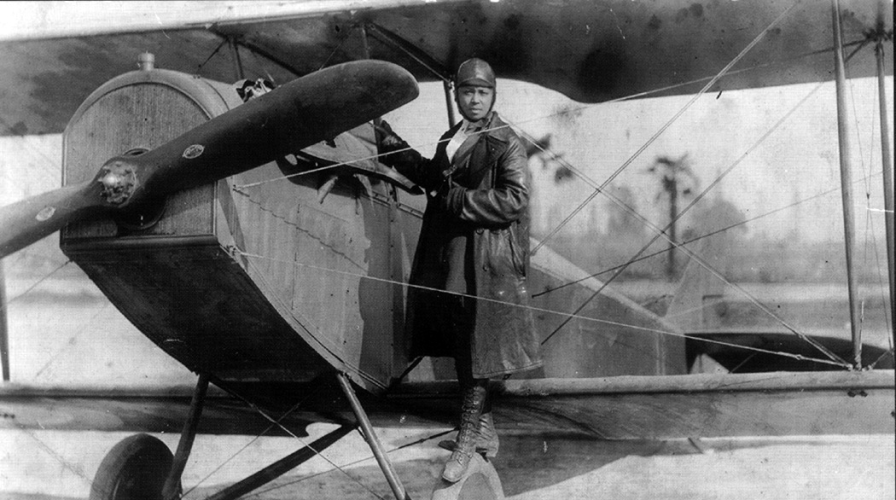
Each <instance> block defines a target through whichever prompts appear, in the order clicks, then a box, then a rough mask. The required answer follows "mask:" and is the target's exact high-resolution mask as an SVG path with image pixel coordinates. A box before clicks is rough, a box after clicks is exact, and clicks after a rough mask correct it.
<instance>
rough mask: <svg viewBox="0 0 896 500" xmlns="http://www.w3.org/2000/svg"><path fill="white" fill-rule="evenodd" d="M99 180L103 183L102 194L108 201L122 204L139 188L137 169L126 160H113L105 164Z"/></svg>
mask: <svg viewBox="0 0 896 500" xmlns="http://www.w3.org/2000/svg"><path fill="white" fill-rule="evenodd" d="M97 182H99V183H100V184H102V185H103V192H102V193H101V196H102V197H103V200H104V201H105V202H106V203H109V204H112V205H121V204H123V203H124V202H126V201H128V199H130V198H131V196H132V195H133V194H134V191H135V190H136V189H137V169H136V167H135V166H134V165H133V164H130V163H128V162H126V161H122V160H112V161H110V162H109V163H106V164H105V165H103V168H102V169H101V170H100V174H99V178H98V179H97Z"/></svg>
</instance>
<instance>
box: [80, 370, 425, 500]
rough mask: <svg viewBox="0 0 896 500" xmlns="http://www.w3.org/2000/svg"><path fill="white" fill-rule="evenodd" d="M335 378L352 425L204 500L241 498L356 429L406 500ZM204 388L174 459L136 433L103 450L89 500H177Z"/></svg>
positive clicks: (344, 380) (349, 394) (353, 400)
mask: <svg viewBox="0 0 896 500" xmlns="http://www.w3.org/2000/svg"><path fill="white" fill-rule="evenodd" d="M337 378H338V381H339V384H340V387H341V388H342V390H343V392H344V393H345V396H346V398H347V399H348V401H349V403H350V404H351V407H352V411H353V412H354V414H355V417H356V418H357V420H358V424H357V425H342V426H340V427H338V428H336V429H334V430H332V431H330V433H328V434H326V435H324V436H322V437H321V438H319V439H317V440H316V441H314V442H313V443H311V444H310V445H308V446H305V447H303V448H301V449H299V450H298V451H296V452H294V453H292V454H290V455H287V456H286V457H284V458H282V459H280V460H278V461H276V462H274V463H273V464H271V465H268V466H267V467H265V468H263V469H261V470H260V471H258V472H256V473H255V474H252V475H251V476H249V477H247V478H246V479H243V480H242V481H239V482H237V483H235V484H232V485H230V486H228V487H227V488H225V489H223V490H221V491H219V492H217V493H215V494H214V495H212V496H211V497H209V498H208V499H207V500H234V499H236V498H238V497H240V496H242V495H245V494H246V493H249V492H251V491H253V490H255V489H256V488H259V487H261V486H263V485H265V484H267V483H269V482H271V481H273V480H274V479H276V478H278V477H280V476H282V475H283V474H285V473H287V472H289V471H290V470H292V469H294V468H296V467H298V466H299V465H300V464H302V463H303V462H305V461H307V460H309V459H311V458H312V457H314V456H315V455H316V454H318V453H320V452H321V451H323V450H325V449H326V448H328V447H329V446H330V445H332V444H333V443H336V442H337V441H339V440H340V439H341V438H342V437H343V436H345V435H346V434H348V433H350V432H351V431H353V430H354V429H356V428H358V427H360V430H361V433H362V435H363V437H364V439H365V440H366V441H367V443H368V445H369V446H370V449H371V450H372V451H373V454H374V456H375V457H376V460H377V462H378V463H379V465H380V468H381V469H382V470H383V474H384V475H385V476H386V480H387V481H388V482H389V485H390V486H391V487H392V491H393V492H394V493H395V497H396V499H398V500H410V497H408V496H407V493H406V492H405V489H404V487H403V486H402V484H401V481H400V480H399V479H398V476H397V475H396V474H395V470H394V469H393V467H392V464H391V462H390V461H389V458H388V457H387V456H386V453H385V451H384V450H383V447H382V445H381V444H380V442H379V440H378V439H377V437H376V434H375V433H374V431H373V427H372V426H371V425H370V420H369V419H368V418H367V414H366V413H365V412H364V409H363V408H362V407H361V404H360V402H359V401H358V398H357V396H356V395H355V392H354V389H352V387H351V383H350V382H349V379H348V377H347V376H346V375H345V374H342V373H340V374H338V375H337ZM208 383H209V377H208V376H207V375H200V377H199V381H198V383H197V384H196V389H195V390H194V392H193V400H192V402H191V403H190V412H189V414H188V416H187V421H186V422H185V423H184V427H183V432H182V433H181V436H180V442H179V443H178V446H177V452H176V454H174V455H172V454H171V451H170V450H169V449H168V447H167V446H166V445H165V443H163V442H162V441H161V440H159V439H158V438H155V437H153V436H150V435H148V434H138V435H136V436H131V437H129V438H127V439H124V440H123V441H121V442H119V443H118V444H117V445H115V446H114V447H113V448H112V449H111V450H110V451H109V453H108V454H107V455H106V457H105V458H104V459H103V461H102V463H101V464H100V467H99V470H98V471H97V474H96V476H95V478H94V480H93V485H92V486H91V493H90V500H177V499H178V498H180V495H181V491H182V487H181V475H182V474H183V471H184V468H185V466H186V464H187V460H188V458H189V456H190V450H191V449H192V446H193V440H194V439H195V437H196V430H197V428H198V426H199V418H200V417H201V415H202V408H203V405H204V402H205V396H206V391H207V389H208Z"/></svg>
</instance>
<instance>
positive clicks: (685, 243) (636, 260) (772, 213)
mask: <svg viewBox="0 0 896 500" xmlns="http://www.w3.org/2000/svg"><path fill="white" fill-rule="evenodd" d="M880 174H881V171H877V172H875V173H872V174H869V177H873V176H877V175H880ZM862 181H864V178H862V179H858V180H857V181H854V182H862ZM839 191H840V188H839V187H835V188H831V189H828V190H826V191H822V192H820V193H816V194H814V195H812V196H810V197H808V198H803V199H801V200H798V201H795V202H793V203H790V204H788V205H785V206H783V207H779V208H776V209H774V210H771V211H769V212H765V213H762V214H759V215H756V216H754V217H750V218H749V219H745V220H743V221H740V222H736V223H734V224H729V225H727V226H725V227H723V228H719V229H716V230H715V231H711V232H709V233H705V234H701V235H700V236H695V237H694V238H691V239H689V240H686V241H683V242H681V243H679V244H680V245H682V246H683V245H690V244H691V243H694V242H696V241H700V240H702V239H705V238H709V237H711V236H715V235H717V234H720V233H724V232H726V231H729V230H731V229H734V228H736V227H740V226H743V225H746V224H749V223H750V222H754V221H757V220H760V219H763V218H765V217H768V216H771V215H774V214H776V213H778V212H783V211H785V210H788V209H791V208H793V207H796V206H799V205H802V204H804V203H808V202H810V201H812V200H814V199H816V198H821V197H822V196H828V195H831V194H834V193H837V192H839ZM668 251H669V250H668V249H667V248H664V249H662V250H658V251H656V252H653V253H650V254H647V255H642V256H641V257H638V258H637V259H632V260H629V261H627V262H626V263H624V264H619V265H617V266H613V267H609V268H607V269H604V270H602V271H598V272H596V273H593V274H590V275H588V276H585V277H584V278H579V279H576V280H572V281H568V282H566V283H564V284H562V285H558V286H555V287H553V288H547V289H545V290H542V291H541V292H538V293H533V294H532V295H531V297H532V298H538V297H540V296H542V295H546V294H548V293H551V292H554V291H556V290H561V289H563V288H566V287H568V286H571V285H575V284H577V283H581V282H583V281H585V280H588V279H590V278H597V277H598V276H600V275H602V274H606V273H609V272H613V271H615V270H617V269H619V268H621V267H624V266H628V265H630V264H634V263H635V262H640V261H642V260H647V259H649V258H651V257H656V256H657V255H662V254H664V253H666V252H668Z"/></svg>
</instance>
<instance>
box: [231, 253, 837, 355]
mask: <svg viewBox="0 0 896 500" xmlns="http://www.w3.org/2000/svg"><path fill="white" fill-rule="evenodd" d="M239 253H240V255H242V256H244V257H247V258H250V259H259V260H265V261H268V262H279V263H284V264H290V265H293V266H295V267H301V268H305V269H314V270H317V271H323V272H326V273H331V274H339V275H343V276H351V277H354V278H358V279H363V280H370V281H375V282H379V283H386V284H390V285H396V286H403V287H408V288H414V289H417V290H424V291H428V292H433V293H439V294H444V295H453V296H457V297H467V298H471V299H474V300H478V301H481V302H492V303H496V304H501V305H504V306H507V307H514V308H518V309H524V310H530V311H532V312H536V313H545V314H551V315H557V316H562V317H565V318H573V319H577V320H582V321H589V322H594V323H599V324H603V325H609V326H616V327H623V328H628V329H631V330H635V331H640V332H646V333H657V334H661V335H668V336H671V337H686V335H684V334H682V333H678V332H674V331H670V330H662V329H659V328H650V327H645V326H639V325H632V324H628V323H623V322H619V321H611V320H606V319H601V318H594V317H590V316H583V315H580V314H578V312H576V313H570V312H566V311H557V310H554V309H547V308H543V307H537V306H532V305H525V304H516V303H512V302H505V301H502V300H498V299H491V298H487V297H479V296H476V295H469V294H465V293H462V292H453V291H447V290H442V289H438V288H432V287H427V286H423V285H416V284H411V283H406V282H403V281H397V280H392V279H387V278H379V277H376V276H369V275H367V274H361V273H356V272H351V271H340V270H338V269H332V268H327V267H323V266H316V265H313V264H306V263H303V262H296V261H293V260H285V259H275V258H273V257H267V256H264V255H259V254H253V253H249V252H239ZM693 340H699V341H702V342H707V343H712V344H719V345H725V346H729V347H738V348H742V349H746V350H751V351H758V352H762V353H765V354H774V355H779V356H784V357H790V358H794V359H799V360H802V361H812V362H816V363H822V364H828V365H832V366H838V367H843V368H848V367H850V366H851V365H850V364H849V363H846V362H838V361H836V360H835V361H829V360H825V359H816V358H809V357H806V356H802V355H798V354H792V353H784V352H777V351H770V350H766V349H758V348H753V347H747V346H741V345H738V344H733V343H727V342H721V341H716V340H711V339H697V338H695V339H693Z"/></svg>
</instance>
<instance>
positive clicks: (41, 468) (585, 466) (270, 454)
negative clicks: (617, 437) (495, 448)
mask: <svg viewBox="0 0 896 500" xmlns="http://www.w3.org/2000/svg"><path fill="white" fill-rule="evenodd" d="M329 429H330V427H329V426H326V425H316V426H314V428H312V429H310V431H311V436H309V438H308V439H312V438H314V437H315V435H317V434H323V433H324V432H326V431H328V430H329ZM438 431H439V429H422V428H415V429H404V430H400V429H399V430H396V429H379V430H378V433H379V435H380V439H381V440H382V442H383V444H384V446H385V447H386V448H387V449H393V448H396V447H398V446H401V445H402V444H406V443H409V442H412V441H417V440H419V439H421V438H422V437H426V436H428V435H432V434H435V433H436V432H438ZM125 435H126V434H122V433H94V432H87V433H85V432H80V433H74V432H55V431H28V432H26V431H16V430H8V431H0V450H3V451H2V452H0V498H2V499H8V500H25V499H28V500H38V499H40V500H61V499H75V498H77V499H82V498H86V497H87V495H88V494H89V482H90V478H92V477H93V474H94V473H95V470H96V468H97V467H98V465H99V462H100V460H102V457H103V455H104V454H105V450H107V449H108V448H109V447H111V446H112V445H113V444H114V443H115V442H117V440H119V439H121V438H122V437H124V436H125ZM159 437H160V438H161V439H162V440H163V441H165V442H166V444H168V445H169V447H171V448H173V447H174V446H175V445H176V442H177V441H176V439H177V437H176V436H172V435H162V436H159ZM436 441H437V439H432V440H429V441H425V442H423V443H422V444H420V445H417V446H413V447H409V448H405V449H402V450H400V451H396V452H393V453H390V457H391V459H392V460H393V462H394V463H395V468H396V471H397V473H398V475H399V477H400V478H401V480H402V482H403V484H404V486H405V488H406V489H407V491H408V493H409V495H410V497H411V498H414V499H421V498H422V499H429V498H430V495H431V493H432V489H433V486H434V485H435V484H436V483H437V482H438V480H439V479H438V477H439V475H440V473H441V467H442V462H443V460H444V459H445V458H446V457H447V452H445V451H444V450H441V449H439V448H438V447H437V446H436ZM296 446H297V443H296V442H295V441H294V440H293V438H261V439H253V438H251V437H249V436H199V438H198V439H197V442H196V445H195V448H194V453H193V456H192V457H191V461H190V463H189V464H188V466H187V470H186V471H185V474H184V480H183V484H184V489H185V496H184V498H186V499H201V498H205V497H207V496H208V495H210V494H212V493H214V492H216V491H218V490H220V489H222V488H224V487H225V486H227V485H229V484H232V483H233V482H236V481H238V480H240V479H242V478H244V477H246V476H248V475H249V474H251V473H253V472H255V471H256V470H257V469H258V468H260V467H261V466H263V465H264V464H267V463H270V462H272V461H273V460H275V459H276V458H278V457H281V456H284V455H286V454H288V453H289V452H291V451H293V450H294V449H295V447H296ZM501 446H502V448H501V452H500V454H499V456H498V458H497V459H496V460H495V461H494V465H495V468H496V469H497V472H498V475H499V477H500V478H501V482H502V485H503V489H504V494H505V495H506V497H507V498H509V499H513V500H530V499H531V500H535V499H558V500H560V499H598V498H612V499H648V498H650V499H681V500H684V499H697V500H699V499H707V500H709V499H732V500H736V499H751V500H752V499H756V498H768V499H793V500H802V499H809V498H824V499H844V500H846V499H859V498H861V499H887V498H894V497H896V476H894V470H896V453H894V452H896V450H894V439H893V436H892V435H880V436H877V435H875V436H868V435H864V436H825V437H788V438H774V439H770V438H738V439H705V440H674V441H611V442H608V441H593V440H577V439H561V438H537V437H522V436H505V437H503V439H502V441H501ZM324 455H325V456H326V457H327V458H326V460H324V459H321V458H315V459H313V460H312V461H310V462H307V463H306V464H303V465H302V466H301V467H299V468H298V469H296V470H293V471H291V472H290V473H288V474H286V475H284V476H282V477H281V478H279V479H277V480H276V481H274V482H273V483H271V484H269V485H266V486H264V487H262V488H260V489H258V490H256V491H255V492H253V493H251V494H249V495H247V496H246V497H245V498H259V499H266V500H280V499H284V500H285V499H294V498H321V499H338V500H356V499H359V500H360V499H376V498H384V499H391V498H393V496H392V493H391V490H390V488H389V486H388V484H387V483H386V481H385V479H384V478H383V475H382V473H381V472H380V470H379V468H378V467H377V466H376V463H375V462H374V461H373V460H372V458H371V453H370V451H369V449H368V448H367V447H366V445H365V444H364V442H363V441H362V440H361V438H360V437H359V436H358V435H357V434H356V433H354V434H350V435H349V436H347V437H346V439H344V440H343V441H341V442H340V443H338V444H337V445H335V446H334V447H332V448H330V449H329V450H327V451H326V452H325V453H324ZM336 465H339V467H338V468H336Z"/></svg>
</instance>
